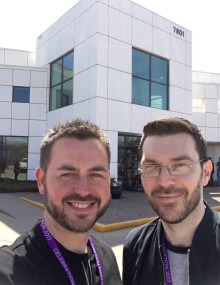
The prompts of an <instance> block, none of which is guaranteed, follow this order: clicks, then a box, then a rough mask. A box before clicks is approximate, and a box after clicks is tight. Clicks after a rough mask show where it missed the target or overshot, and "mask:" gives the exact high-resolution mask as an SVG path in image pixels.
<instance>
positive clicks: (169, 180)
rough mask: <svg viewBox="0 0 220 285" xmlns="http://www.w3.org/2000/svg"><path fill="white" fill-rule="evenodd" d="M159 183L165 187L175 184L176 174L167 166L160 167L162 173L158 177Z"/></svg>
mask: <svg viewBox="0 0 220 285" xmlns="http://www.w3.org/2000/svg"><path fill="white" fill-rule="evenodd" d="M157 183H158V184H159V185H161V186H163V187H167V186H170V185H174V184H175V181H174V176H172V175H170V173H169V171H168V169H167V167H161V168H160V174H159V176H158V179H157Z"/></svg>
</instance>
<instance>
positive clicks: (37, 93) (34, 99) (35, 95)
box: [30, 87, 47, 104]
mask: <svg viewBox="0 0 220 285" xmlns="http://www.w3.org/2000/svg"><path fill="white" fill-rule="evenodd" d="M46 102H47V89H46V88H35V87H31V88H30V103H41V104H46Z"/></svg>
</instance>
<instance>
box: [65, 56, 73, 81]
mask: <svg viewBox="0 0 220 285" xmlns="http://www.w3.org/2000/svg"><path fill="white" fill-rule="evenodd" d="M72 77H73V53H70V54H68V55H67V56H65V57H64V58H63V80H67V79H69V78H72Z"/></svg>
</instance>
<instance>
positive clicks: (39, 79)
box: [31, 70, 48, 87]
mask: <svg viewBox="0 0 220 285" xmlns="http://www.w3.org/2000/svg"><path fill="white" fill-rule="evenodd" d="M47 76H48V73H47V72H46V71H34V70H32V71H31V86H32V87H47V85H48V84H47Z"/></svg>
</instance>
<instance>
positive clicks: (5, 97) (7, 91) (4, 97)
mask: <svg viewBox="0 0 220 285" xmlns="http://www.w3.org/2000/svg"><path fill="white" fill-rule="evenodd" d="M1 101H5V102H11V101H12V86H4V85H0V102H1Z"/></svg>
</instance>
